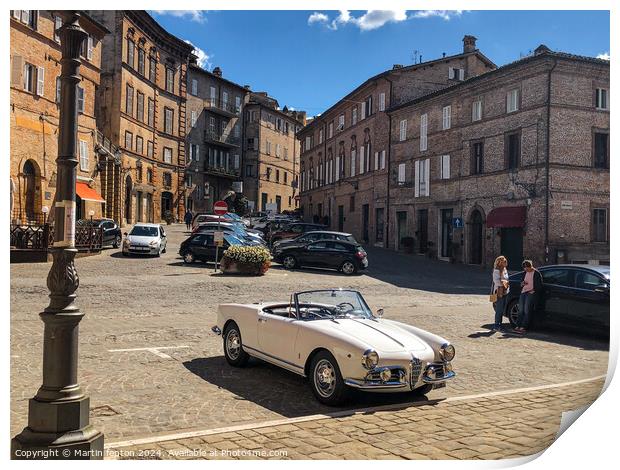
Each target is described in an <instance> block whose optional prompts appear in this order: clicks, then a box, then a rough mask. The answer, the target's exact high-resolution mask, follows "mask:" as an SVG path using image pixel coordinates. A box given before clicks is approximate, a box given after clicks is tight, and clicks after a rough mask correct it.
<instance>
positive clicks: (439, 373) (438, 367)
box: [428, 362, 446, 379]
mask: <svg viewBox="0 0 620 470" xmlns="http://www.w3.org/2000/svg"><path fill="white" fill-rule="evenodd" d="M428 367H432V368H433V369H434V370H435V378H436V379H443V378H444V376H445V374H446V369H445V367H444V364H443V363H441V362H433V363H431V364H429V365H428Z"/></svg>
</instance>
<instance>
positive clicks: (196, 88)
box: [192, 78, 198, 96]
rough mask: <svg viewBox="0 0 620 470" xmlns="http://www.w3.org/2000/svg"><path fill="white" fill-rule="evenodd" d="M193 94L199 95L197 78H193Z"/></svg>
mask: <svg viewBox="0 0 620 470" xmlns="http://www.w3.org/2000/svg"><path fill="white" fill-rule="evenodd" d="M192 95H194V96H196V95H198V80H196V79H195V78H193V79H192Z"/></svg>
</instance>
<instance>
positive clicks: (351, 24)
mask: <svg viewBox="0 0 620 470" xmlns="http://www.w3.org/2000/svg"><path fill="white" fill-rule="evenodd" d="M150 13H151V14H152V15H153V17H154V18H155V19H156V20H157V21H158V22H159V23H160V24H161V25H162V26H163V27H165V28H166V29H167V30H168V31H169V32H171V33H172V34H174V35H176V36H178V37H180V38H181V39H183V40H185V41H186V42H188V43H190V44H192V45H193V46H194V48H195V53H196V55H197V56H198V61H199V64H200V65H201V66H202V67H204V68H206V69H207V70H212V69H213V67H215V66H219V67H220V68H221V69H222V70H223V73H224V77H225V78H227V79H229V80H232V81H234V82H237V83H239V84H241V85H245V84H248V85H250V86H251V87H252V90H255V91H267V92H269V94H270V95H272V96H274V97H275V98H277V99H278V101H279V103H280V105H281V106H284V105H288V106H289V107H293V108H295V109H304V110H306V111H307V112H308V114H309V115H310V116H312V115H315V114H318V113H321V112H322V111H324V110H325V109H326V108H328V107H330V106H331V105H332V104H334V103H335V102H336V101H338V99H339V98H340V97H342V96H344V95H345V94H347V93H349V92H350V91H351V90H353V89H354V88H355V87H356V86H358V85H359V84H361V83H362V82H364V81H365V80H366V79H367V78H369V77H371V76H372V75H375V74H377V73H380V72H382V71H384V70H386V69H390V68H392V66H393V64H403V65H407V64H411V63H413V62H414V61H416V60H418V61H419V60H420V59H421V60H422V61H428V60H433V59H436V58H438V57H441V55H442V53H444V52H445V53H446V54H447V55H451V54H457V53H459V52H461V51H462V47H463V46H462V38H463V36H464V35H465V34H472V35H474V36H476V37H477V38H478V43H477V45H478V48H479V49H480V50H481V51H482V52H483V53H484V54H485V55H486V56H487V57H489V58H490V59H491V60H493V61H494V62H495V63H496V64H498V65H502V64H506V63H509V62H512V61H514V60H516V59H518V58H519V57H522V56H524V55H526V54H528V53H531V51H532V50H533V49H535V48H536V47H537V46H538V45H540V44H546V45H547V46H548V47H550V48H551V49H553V50H561V51H565V52H570V53H574V54H581V55H587V56H593V57H594V56H599V57H604V58H607V59H609V42H610V33H609V28H610V25H609V13H608V12H605V11H598V12H596V11H464V10H413V11H412V10H409V11H408V10H362V11H349V10H339V11H323V10H316V11H312V10H311V11H222V10H219V11H208V10H202V11H201V10H166V11H161V10H159V11H151V12H150Z"/></svg>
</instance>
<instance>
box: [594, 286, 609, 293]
mask: <svg viewBox="0 0 620 470" xmlns="http://www.w3.org/2000/svg"><path fill="white" fill-rule="evenodd" d="M594 292H601V293H603V294H609V286H599V287H596V288H595V289H594Z"/></svg>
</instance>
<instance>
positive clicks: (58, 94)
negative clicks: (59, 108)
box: [56, 77, 60, 103]
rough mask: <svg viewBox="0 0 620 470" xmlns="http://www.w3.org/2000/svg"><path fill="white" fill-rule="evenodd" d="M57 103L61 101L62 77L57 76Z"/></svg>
mask: <svg viewBox="0 0 620 470" xmlns="http://www.w3.org/2000/svg"><path fill="white" fill-rule="evenodd" d="M56 103H60V77H56Z"/></svg>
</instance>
